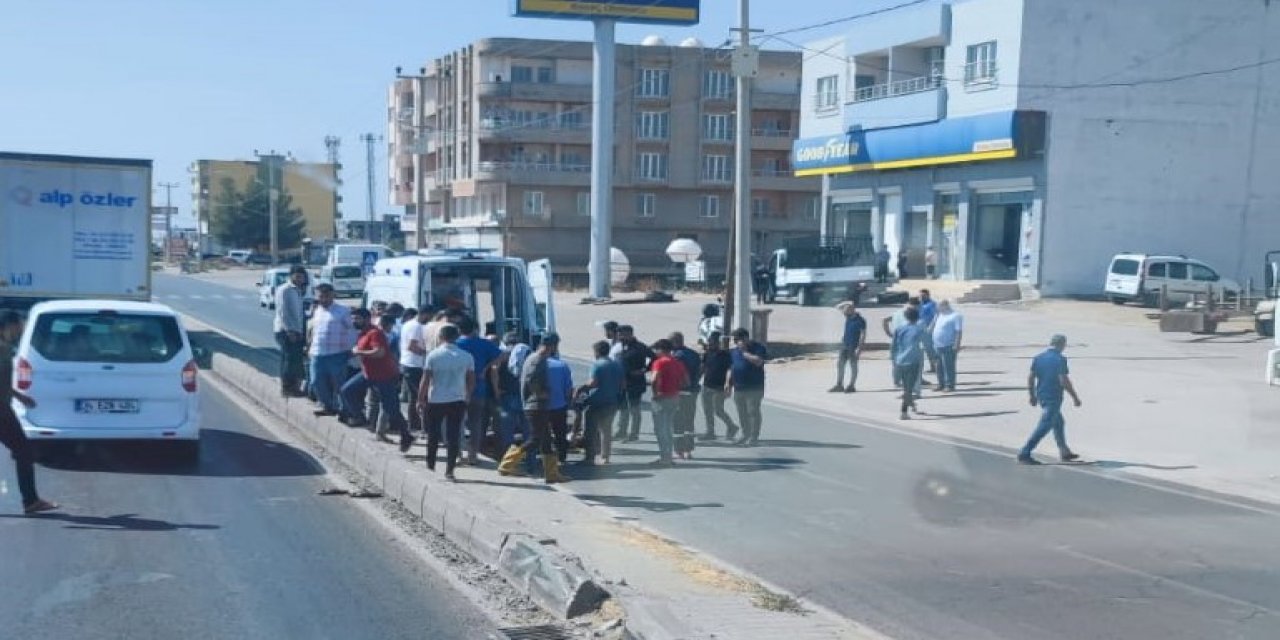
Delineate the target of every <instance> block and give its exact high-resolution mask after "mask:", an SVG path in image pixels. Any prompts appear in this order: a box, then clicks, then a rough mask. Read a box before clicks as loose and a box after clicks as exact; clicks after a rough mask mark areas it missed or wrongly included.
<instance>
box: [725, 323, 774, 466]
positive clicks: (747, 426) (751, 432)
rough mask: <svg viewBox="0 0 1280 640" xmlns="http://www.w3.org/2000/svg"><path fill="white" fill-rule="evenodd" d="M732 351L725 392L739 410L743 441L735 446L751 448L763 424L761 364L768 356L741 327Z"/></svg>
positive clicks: (762, 365)
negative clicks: (761, 411)
mask: <svg viewBox="0 0 1280 640" xmlns="http://www.w3.org/2000/svg"><path fill="white" fill-rule="evenodd" d="M732 335H733V348H732V349H730V350H729V358H730V360H731V363H730V366H729V380H728V381H727V382H726V383H725V391H726V392H727V393H728V394H729V395H731V396H732V397H733V403H734V405H736V406H737V408H738V422H739V423H740V424H741V425H742V439H740V440H738V441H737V444H738V445H742V446H748V447H754V446H755V445H757V444H759V442H760V427H761V422H762V421H763V418H762V416H761V415H760V405H761V403H763V402H764V363H765V360H766V359H767V358H768V353H767V351H766V350H765V347H764V345H763V344H760V343H759V342H756V341H754V340H752V339H751V334H750V333H748V332H747V330H746V329H743V328H741V327H739V328H737V329H734V330H733V334H732Z"/></svg>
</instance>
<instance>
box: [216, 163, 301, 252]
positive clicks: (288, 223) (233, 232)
mask: <svg viewBox="0 0 1280 640" xmlns="http://www.w3.org/2000/svg"><path fill="white" fill-rule="evenodd" d="M268 198H269V195H268V193H267V187H266V185H265V184H263V183H262V182H261V181H260V180H255V181H253V182H250V183H249V186H248V188H247V189H246V190H245V191H240V190H239V189H237V188H236V183H235V181H234V180H232V179H231V178H223V179H222V180H221V181H220V182H219V183H218V193H217V194H216V195H215V196H214V199H213V216H212V218H213V219H212V220H211V221H210V222H211V225H210V226H211V227H212V228H211V229H210V231H211V232H212V233H213V235H214V237H216V238H217V239H218V241H219V242H221V243H222V244H223V245H224V246H227V247H236V248H245V249H255V250H260V251H266V250H269V249H270V247H271V220H270V207H269V200H268ZM305 227H306V220H305V219H304V218H303V217H302V209H299V208H297V207H295V206H293V196H291V195H290V194H289V191H288V190H287V189H284V188H277V189H276V242H277V245H278V247H279V248H280V249H281V250H285V249H292V248H296V247H298V246H299V245H300V244H301V243H302V238H303V236H304V235H305V233H304V231H305Z"/></svg>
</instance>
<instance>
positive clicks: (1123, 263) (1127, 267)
mask: <svg viewBox="0 0 1280 640" xmlns="http://www.w3.org/2000/svg"><path fill="white" fill-rule="evenodd" d="M1111 273H1114V274H1116V275H1118V276H1136V275H1138V261H1137V260H1130V259H1128V258H1116V259H1115V260H1114V261H1112V262H1111Z"/></svg>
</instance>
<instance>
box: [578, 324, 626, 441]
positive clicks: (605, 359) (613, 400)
mask: <svg viewBox="0 0 1280 640" xmlns="http://www.w3.org/2000/svg"><path fill="white" fill-rule="evenodd" d="M611 346H612V345H610V344H609V341H608V340H601V341H600V342H597V343H595V344H594V345H591V350H592V351H593V352H594V353H595V356H596V361H595V362H594V363H593V364H592V365H591V374H590V379H589V380H587V388H589V389H591V391H590V392H589V393H588V395H587V400H586V405H587V408H586V413H585V414H584V415H583V418H582V422H583V425H584V430H585V436H586V450H587V451H586V456H585V457H583V459H582V464H583V465H586V466H591V465H593V464H595V461H596V456H600V458H601V460H603V461H604V463H605V464H609V457H610V454H611V453H612V452H613V441H612V439H611V438H609V434H610V432H609V429H611V428H612V427H613V416H614V414H615V413H617V412H618V401H619V400H620V399H621V398H622V395H623V394H624V393H626V386H625V385H624V384H623V375H622V365H620V364H618V362H617V361H616V360H613V359H611V358H609V348H610V347H611Z"/></svg>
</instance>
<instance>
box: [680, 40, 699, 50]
mask: <svg viewBox="0 0 1280 640" xmlns="http://www.w3.org/2000/svg"><path fill="white" fill-rule="evenodd" d="M680 46H682V47H685V48H688V49H701V48H703V46H705V45H703V44H702V41H701V40H699V39H697V38H692V37H690V38H685V39H684V40H681V41H680Z"/></svg>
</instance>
